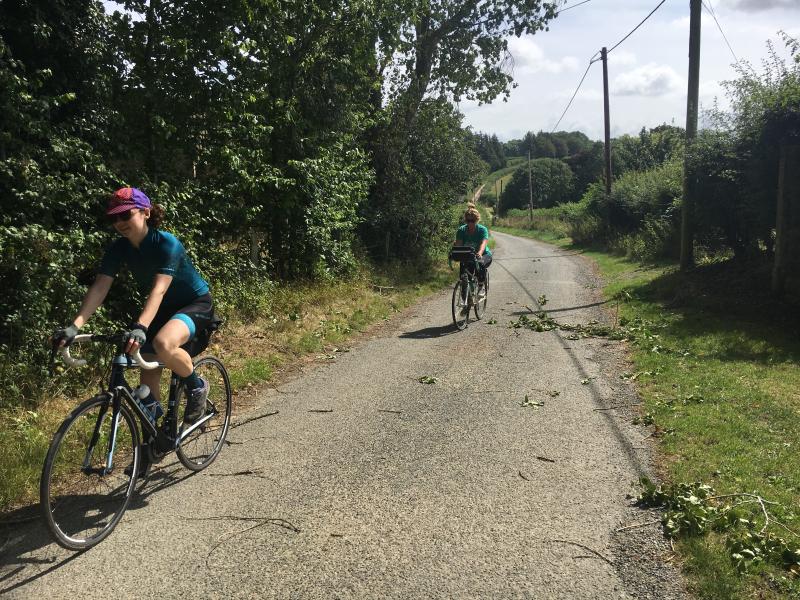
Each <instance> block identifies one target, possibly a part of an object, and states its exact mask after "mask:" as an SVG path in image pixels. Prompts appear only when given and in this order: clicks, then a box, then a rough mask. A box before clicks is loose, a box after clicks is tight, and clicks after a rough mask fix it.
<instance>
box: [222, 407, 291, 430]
mask: <svg viewBox="0 0 800 600" xmlns="http://www.w3.org/2000/svg"><path fill="white" fill-rule="evenodd" d="M279 412H280V411H277V410H276V411H273V412H269V413H264V414H263V415H258V416H256V417H250V418H249V419H245V420H244V421H239V422H238V423H234V424H233V425H231V429H236V428H237V427H241V426H242V425H247V424H248V423H252V422H253V421H258V420H259V419H264V418H266V417H271V416H273V415H277V414H278V413H279Z"/></svg>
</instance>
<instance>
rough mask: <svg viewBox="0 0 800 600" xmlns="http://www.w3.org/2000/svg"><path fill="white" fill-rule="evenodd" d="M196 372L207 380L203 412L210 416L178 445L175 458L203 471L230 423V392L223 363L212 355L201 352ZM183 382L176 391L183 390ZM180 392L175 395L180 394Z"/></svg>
mask: <svg viewBox="0 0 800 600" xmlns="http://www.w3.org/2000/svg"><path fill="white" fill-rule="evenodd" d="M194 369H195V372H196V373H197V375H198V376H200V377H202V378H203V379H205V380H206V381H207V382H208V400H207V401H206V415H209V414H212V415H213V416H212V417H211V418H210V419H209V420H208V421H206V422H205V423H203V424H202V425H201V426H200V427H198V428H197V429H195V430H194V431H193V432H191V433H190V434H189V436H188V437H187V438H186V439H185V440H183V441H182V442H181V444H180V446H178V450H177V454H178V460H180V461H181V463H182V464H183V466H184V467H186V468H187V469H191V470H192V471H202V470H203V469H205V468H206V467H207V466H208V465H210V464H211V463H212V462H214V459H215V458H217V455H218V454H219V452H220V450H222V445H223V444H224V443H225V437H226V436H227V435H228V426H229V425H230V423H231V411H232V407H233V392H232V391H231V382H230V379H229V378H228V371H226V370H225V365H223V364H222V362H221V361H220V360H219V359H217V358H214V357H213V356H204V357H203V358H201V359H200V360H198V361H197V362H196V363H195V365H194ZM182 388H183V386H181V389H180V390H178V394H180V395H182V394H183V389H182ZM180 395H179V396H178V397H180Z"/></svg>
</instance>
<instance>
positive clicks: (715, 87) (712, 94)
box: [700, 80, 725, 98]
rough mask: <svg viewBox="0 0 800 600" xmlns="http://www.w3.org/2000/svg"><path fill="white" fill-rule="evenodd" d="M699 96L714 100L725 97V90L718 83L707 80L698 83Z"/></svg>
mask: <svg viewBox="0 0 800 600" xmlns="http://www.w3.org/2000/svg"><path fill="white" fill-rule="evenodd" d="M700 95H701V96H703V97H704V98H716V97H720V98H721V97H722V96H724V95H725V89H724V88H723V87H722V86H721V85H720V83H719V81H714V80H708V81H701V82H700Z"/></svg>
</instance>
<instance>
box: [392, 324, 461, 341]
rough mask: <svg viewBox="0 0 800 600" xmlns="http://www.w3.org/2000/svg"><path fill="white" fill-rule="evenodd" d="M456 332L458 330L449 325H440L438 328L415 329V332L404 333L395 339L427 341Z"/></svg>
mask: <svg viewBox="0 0 800 600" xmlns="http://www.w3.org/2000/svg"><path fill="white" fill-rule="evenodd" d="M457 332H458V329H456V326H455V325H453V324H452V323H451V324H449V325H440V326H438V327H425V328H424V329H417V330H416V331H406V332H405V333H401V334H400V335H399V336H397V337H399V338H403V339H411V340H427V339H430V338H439V337H444V336H446V335H451V334H453V333H457Z"/></svg>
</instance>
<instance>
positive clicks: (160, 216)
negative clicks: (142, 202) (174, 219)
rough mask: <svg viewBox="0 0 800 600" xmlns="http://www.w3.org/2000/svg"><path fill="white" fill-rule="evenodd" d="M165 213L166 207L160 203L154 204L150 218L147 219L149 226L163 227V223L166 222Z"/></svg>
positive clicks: (154, 227)
mask: <svg viewBox="0 0 800 600" xmlns="http://www.w3.org/2000/svg"><path fill="white" fill-rule="evenodd" d="M165 214H166V213H165V212H164V208H163V207H162V206H161V205H160V204H153V205H152V206H151V207H150V218H149V219H147V226H148V227H152V228H153V229H158V228H159V227H161V223H163V222H164V216H165Z"/></svg>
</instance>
